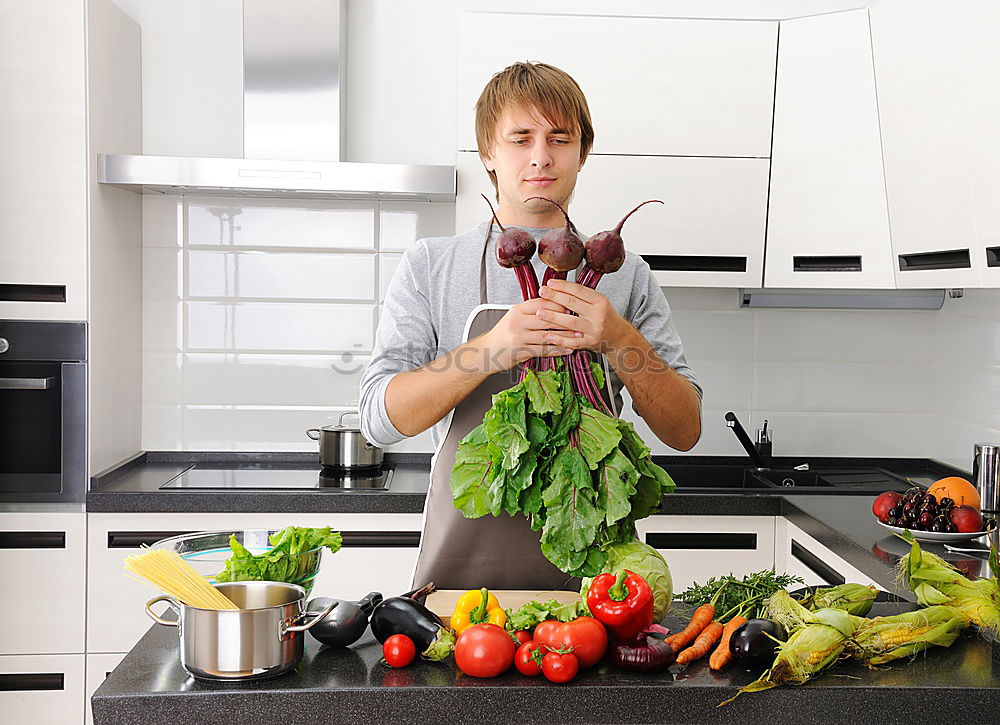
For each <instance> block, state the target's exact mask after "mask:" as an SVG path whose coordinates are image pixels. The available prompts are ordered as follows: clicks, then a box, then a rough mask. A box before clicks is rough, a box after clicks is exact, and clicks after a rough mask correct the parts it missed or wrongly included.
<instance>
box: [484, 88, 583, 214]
mask: <svg viewBox="0 0 1000 725" xmlns="http://www.w3.org/2000/svg"><path fill="white" fill-rule="evenodd" d="M483 163H484V164H485V165H486V168H487V169H489V170H490V171H495V172H496V175H497V187H498V190H499V192H500V208H501V209H507V210H510V211H512V212H513V211H515V210H516V211H521V210H524V211H527V212H534V213H539V212H540V213H543V214H548V213H550V212H551V210H552V208H553V207H552V205H551V204H549V203H548V202H545V201H542V200H539V199H535V200H532V201H529V202H528V203H526V204H525V203H524V201H525V199H527V198H528V197H531V196H544V197H546V198H548V199H552V200H553V201H556V202H559V203H560V204H563V205H565V204H566V203H567V202H568V200H569V198H570V196H571V195H572V193H573V189H574V187H575V186H576V176H577V173H579V171H580V167H581V164H580V135H579V133H578V132H576V131H573V130H571V129H568V128H558V127H555V126H553V125H552V124H550V123H549V122H548V121H546V120H545V117H544V116H543V115H542V114H541V113H539V112H538V111H537V110H535V109H534V108H531V109H508V110H507V111H505V112H504V114H503V116H501V117H500V121H499V123H498V124H497V133H496V140H495V143H494V147H493V153H492V156H490V157H488V158H484V159H483Z"/></svg>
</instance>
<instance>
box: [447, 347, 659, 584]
mask: <svg viewBox="0 0 1000 725" xmlns="http://www.w3.org/2000/svg"><path fill="white" fill-rule="evenodd" d="M591 369H592V373H593V378H594V380H595V382H596V383H597V384H598V385H599V387H603V386H604V384H605V380H604V376H603V373H602V372H600V366H599V365H596V364H594V365H592V368H591ZM673 489H674V482H673V480H671V478H670V476H669V475H667V472H666V471H664V470H663V469H662V468H660V467H659V466H658V465H656V464H655V463H653V460H652V458H650V450H649V448H648V447H647V446H646V445H645V444H644V443H643V442H642V439H640V438H639V436H638V434H636V432H635V429H634V428H633V427H632V424H631V423H628V422H627V421H624V420H621V419H619V418H612V417H610V416H608V415H606V414H604V413H602V412H601V411H600V410H598V409H597V408H596V407H595V406H594V405H592V404H591V403H590V402H589V401H588V400H587V398H586V397H585V396H583V395H581V394H579V393H578V392H577V391H576V389H575V388H574V386H573V383H572V381H571V374H570V371H569V370H567V369H565V367H564V366H563V364H562V362H561V361H557V363H556V369H555V370H539V371H536V370H527V371H526V372H525V375H524V377H523V378H522V380H521V381H520V382H519V383H518V384H517V385H515V386H513V387H512V388H509V389H508V390H504V391H502V392H500V393H497V394H496V395H494V396H493V405H492V407H491V408H490V410H489V411H488V412H487V413H486V415H485V416H484V418H483V422H482V424H481V425H479V426H477V427H476V428H475V429H474V430H473V431H472V432H470V433H469V434H468V435H467V436H466V437H465V438H464V439H463V440H462V441H461V443H460V444H459V447H458V451H457V452H456V455H455V465H454V468H453V469H452V473H451V490H452V497H453V499H454V503H455V507H456V508H457V509H458V510H460V511H461V512H462V514H463V515H464V516H465V517H467V518H479V517H481V516H486V515H491V516H499V515H500V512H501V511H506V512H507V513H508V514H510V515H511V516H513V515H516V514H519V513H523V514H525V515H526V516H527V517H528V520H529V523H530V525H531V527H532V529H534V530H535V531H541V532H542V536H541V550H542V553H543V554H544V556H545V557H546V558H547V559H548V560H549V561H551V562H552V563H553V564H555V565H556V566H557V567H558V568H559V569H561V570H562V571H564V572H567V573H568V574H570V575H573V576H594V575H596V574H598V573H600V572H601V570H602V568H603V566H604V564H605V562H606V561H607V553H606V551H607V549H608V547H610V546H612V545H614V544H620V543H627V542H631V541H634V540H635V538H636V537H635V522H636V521H637V520H638V519H642V518H645V517H646V516H649V515H650V514H651V513H653V512H654V511H656V510H657V509H658V508H659V506H660V502H661V501H662V499H663V495H664V494H665V493H669V492H670V491H672V490H673Z"/></svg>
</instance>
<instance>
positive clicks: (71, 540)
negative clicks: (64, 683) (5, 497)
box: [0, 512, 87, 654]
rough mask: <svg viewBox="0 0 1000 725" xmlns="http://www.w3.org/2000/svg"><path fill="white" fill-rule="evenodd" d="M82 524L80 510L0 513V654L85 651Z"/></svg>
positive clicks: (83, 531) (85, 517)
mask: <svg viewBox="0 0 1000 725" xmlns="http://www.w3.org/2000/svg"><path fill="white" fill-rule="evenodd" d="M86 525H87V515H86V514H84V513H82V512H80V513H42V512H38V513H35V512H32V513H6V512H5V513H0V581H2V582H3V587H0V614H2V615H3V619H4V622H5V623H6V624H5V626H4V627H2V628H0V654H74V653H82V652H83V651H84V622H85V617H86V612H85V606H86V579H85V576H86ZM40 605H41V606H43V607H44V608H45V625H44V626H43V627H37V628H36V627H34V626H33V622H34V621H35V620H36V618H37V617H38V616H39V615H40V614H41V612H40V610H39V606H40Z"/></svg>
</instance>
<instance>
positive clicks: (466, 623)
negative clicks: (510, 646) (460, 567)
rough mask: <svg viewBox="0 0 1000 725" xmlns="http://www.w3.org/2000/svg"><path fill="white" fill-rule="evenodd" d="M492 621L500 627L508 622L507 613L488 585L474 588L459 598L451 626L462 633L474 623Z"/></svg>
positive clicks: (457, 632)
mask: <svg viewBox="0 0 1000 725" xmlns="http://www.w3.org/2000/svg"><path fill="white" fill-rule="evenodd" d="M486 622H490V623H492V624H495V625H497V626H498V627H502V626H504V624H506V623H507V613H506V612H505V611H504V610H503V607H501V606H500V602H498V601H497V598H496V597H495V596H493V595H492V594H490V592H489V590H488V589H487V588H486V587H483V588H482V589H472V590H471V591H467V592H466V593H465V594H463V595H462V596H460V597H459V598H458V601H457V602H456V603H455V612H454V613H453V614H452V615H451V628H452V629H453V630H455V634H461V633H462V631H463V630H465V629H468V628H469V627H471V626H472V625H474V624H484V623H486Z"/></svg>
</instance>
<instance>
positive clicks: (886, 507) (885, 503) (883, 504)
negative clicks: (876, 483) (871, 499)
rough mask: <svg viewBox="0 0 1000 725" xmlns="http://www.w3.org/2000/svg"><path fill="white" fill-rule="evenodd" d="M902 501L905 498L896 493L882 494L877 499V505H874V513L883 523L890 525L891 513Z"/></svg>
mask: <svg viewBox="0 0 1000 725" xmlns="http://www.w3.org/2000/svg"><path fill="white" fill-rule="evenodd" d="M902 500H903V497H902V496H900V495H899V494H898V493H896V492H895V491H886V492H885V493H881V494H879V495H878V497H877V498H876V499H875V503H873V504H872V513H873V514H875V517H876V518H877V519H878V520H879V521H881V522H882V523H884V524H885V523H888V522H889V511H891V510H892V509H894V508H895V507H896V505H897V504H899V502H900V501H902Z"/></svg>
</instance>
